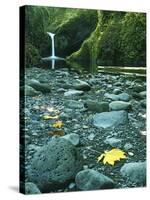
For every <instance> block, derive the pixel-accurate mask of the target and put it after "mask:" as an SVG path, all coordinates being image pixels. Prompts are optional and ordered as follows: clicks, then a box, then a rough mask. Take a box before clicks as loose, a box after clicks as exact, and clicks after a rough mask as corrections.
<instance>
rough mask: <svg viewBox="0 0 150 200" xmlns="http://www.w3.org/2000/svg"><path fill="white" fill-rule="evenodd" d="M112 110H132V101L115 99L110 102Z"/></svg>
mask: <svg viewBox="0 0 150 200" xmlns="http://www.w3.org/2000/svg"><path fill="white" fill-rule="evenodd" d="M109 108H110V110H130V109H131V103H128V102H124V101H113V102H111V103H110V104H109Z"/></svg>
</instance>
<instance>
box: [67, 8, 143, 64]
mask: <svg viewBox="0 0 150 200" xmlns="http://www.w3.org/2000/svg"><path fill="white" fill-rule="evenodd" d="M145 20H146V17H145V14H143V13H126V12H110V11H109V12H108V11H98V23H97V26H96V28H95V30H94V31H93V32H92V33H91V35H90V36H89V38H88V39H86V40H84V42H83V43H82V45H81V47H80V49H79V50H78V51H76V52H74V53H72V54H71V55H70V56H69V57H68V58H67V59H68V60H69V61H82V62H86V63H90V65H91V64H92V65H93V64H95V63H96V64H97V65H105V66H141V65H142V66H145V59H146V53H145V52H146V45H145V44H146V33H145V32H146V31H145V30H146V22H145Z"/></svg>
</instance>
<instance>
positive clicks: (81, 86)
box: [74, 79, 91, 91]
mask: <svg viewBox="0 0 150 200" xmlns="http://www.w3.org/2000/svg"><path fill="white" fill-rule="evenodd" d="M76 81H77V83H75V84H74V89H76V90H82V91H89V90H90V89H91V86H90V85H89V84H88V83H87V82H85V81H81V80H79V79H77V80H76Z"/></svg>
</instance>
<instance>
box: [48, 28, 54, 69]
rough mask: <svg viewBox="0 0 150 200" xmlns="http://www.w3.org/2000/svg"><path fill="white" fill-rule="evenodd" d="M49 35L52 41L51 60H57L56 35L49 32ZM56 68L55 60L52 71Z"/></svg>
mask: <svg viewBox="0 0 150 200" xmlns="http://www.w3.org/2000/svg"><path fill="white" fill-rule="evenodd" d="M47 34H48V35H49V36H50V37H51V40H52V56H51V58H55V43H54V36H55V34H54V33H50V32H47ZM54 68H55V59H52V69H54Z"/></svg>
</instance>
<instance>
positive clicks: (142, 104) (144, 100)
mask: <svg viewBox="0 0 150 200" xmlns="http://www.w3.org/2000/svg"><path fill="white" fill-rule="evenodd" d="M140 105H141V106H142V107H143V108H146V99H143V100H141V101H140Z"/></svg>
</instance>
